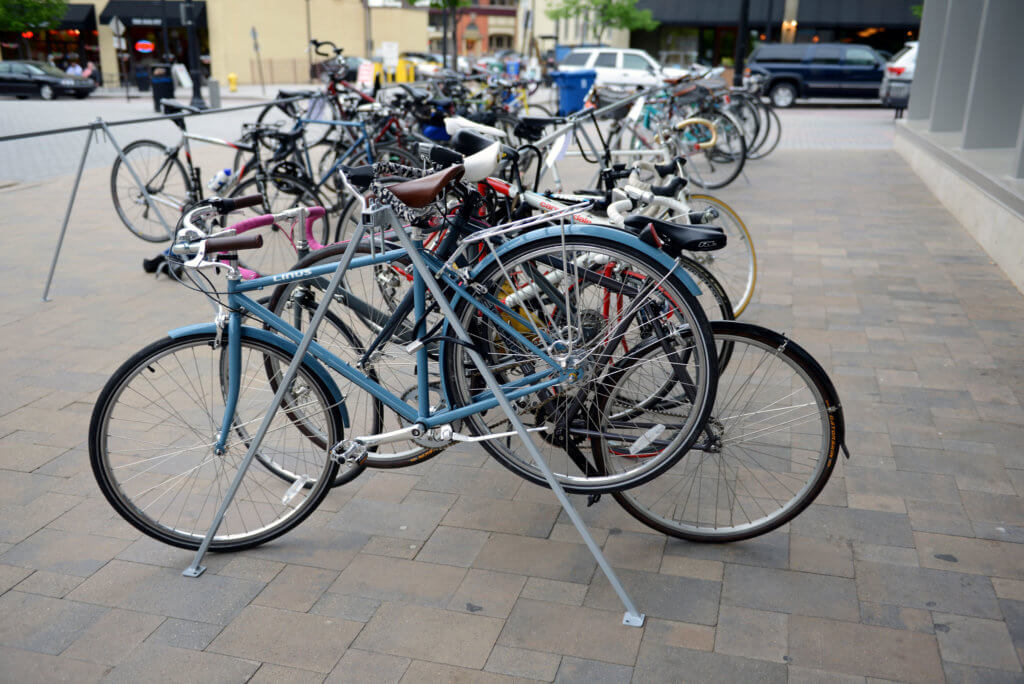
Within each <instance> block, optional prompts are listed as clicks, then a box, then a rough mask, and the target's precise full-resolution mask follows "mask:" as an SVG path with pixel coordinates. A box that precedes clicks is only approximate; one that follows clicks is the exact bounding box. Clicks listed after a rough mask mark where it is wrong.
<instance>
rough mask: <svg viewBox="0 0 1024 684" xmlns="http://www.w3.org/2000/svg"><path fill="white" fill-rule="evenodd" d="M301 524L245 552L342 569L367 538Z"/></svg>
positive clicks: (257, 556) (267, 557)
mask: <svg viewBox="0 0 1024 684" xmlns="http://www.w3.org/2000/svg"><path fill="white" fill-rule="evenodd" d="M306 525H308V522H307V523H304V524H303V525H300V526H299V527H297V528H296V529H294V530H292V531H290V532H289V533H288V534H286V535H284V536H283V537H278V538H277V539H275V540H274V541H272V542H270V543H269V544H262V545H260V546H258V547H256V548H255V549H250V550H249V551H247V552H246V553H247V554H249V555H251V556H253V557H255V558H263V559H266V560H273V561H279V562H282V563H297V564H299V565H311V566H313V567H315V568H326V569H328V570H344V569H345V567H346V566H347V565H348V564H349V563H350V562H352V559H353V558H355V557H356V554H357V553H359V550H360V549H361V548H363V547H364V546H365V545H366V542H368V541H369V540H370V536H369V535H367V534H363V533H361V532H343V531H339V530H336V529H316V528H311V527H307V526H306Z"/></svg>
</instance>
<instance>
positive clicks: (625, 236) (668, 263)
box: [472, 223, 701, 297]
mask: <svg viewBox="0 0 1024 684" xmlns="http://www.w3.org/2000/svg"><path fill="white" fill-rule="evenodd" d="M561 234H562V229H561V228H559V227H558V226H548V227H547V228H538V229H536V230H531V231H530V232H528V233H525V234H523V235H520V236H519V237H517V238H515V239H513V240H510V241H509V242H507V243H505V244H504V245H500V246H499V247H498V249H497V250H496V255H497V256H501V255H502V254H504V253H505V252H506V251H507V250H510V249H514V248H515V247H518V246H519V245H521V244H523V243H524V242H529V241H531V240H539V239H541V238H545V237H549V236H552V235H554V236H559V235H561ZM565 234H566V235H584V236H587V237H599V238H605V239H607V240H612V241H614V242H619V243H622V244H625V245H626V246H628V247H632V248H633V249H636V250H637V251H640V252H643V253H644V254H646V255H647V256H649V257H651V258H652V259H654V260H655V261H657V262H658V263H659V264H661V265H662V266H664V267H665V268H666V269H668V270H672V268H673V267H674V266H675V262H674V261H673V260H672V259H671V258H670V257H669V256H668V255H667V254H665V253H664V252H662V251H661V250H659V249H655V248H654V247H651V246H650V245H647V244H645V243H643V242H641V241H640V238H638V237H636V236H635V235H633V234H632V233H628V232H626V231H624V230H619V229H618V228H609V227H607V226H589V225H585V224H582V223H572V224H569V225H568V226H566V227H565ZM494 259H495V254H488V255H487V256H486V257H485V258H484V259H483V261H481V262H480V263H479V264H478V265H477V266H476V268H474V269H473V272H472V274H473V276H476V275H478V274H479V273H480V271H481V270H482V269H483V268H484V267H486V266H487V265H488V264H490V263H491V262H492V261H494ZM675 274H676V275H677V276H678V277H679V279H680V280H682V281H683V284H684V285H686V289H688V290H689V291H690V292H691V293H692V294H693V296H694V297H699V296H700V294H701V291H700V288H699V287H697V283H695V282H694V281H693V278H691V277H690V275H689V274H688V273H687V272H686V271H685V270H684V269H682V268H677V269H675Z"/></svg>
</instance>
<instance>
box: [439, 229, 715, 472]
mask: <svg viewBox="0 0 1024 684" xmlns="http://www.w3.org/2000/svg"><path fill="white" fill-rule="evenodd" d="M628 242H629V241H628V240H626V239H625V237H624V239H623V240H621V241H618V240H609V239H606V238H600V237H591V236H582V235H567V236H564V237H563V236H561V235H557V234H556V235H549V236H546V237H538V238H537V239H533V240H530V241H528V242H525V243H522V244H520V245H519V246H517V247H514V248H512V249H509V250H506V251H504V252H502V253H501V254H500V255H499V256H498V258H495V259H493V260H492V261H491V262H489V263H487V264H486V265H485V266H484V267H483V268H482V270H481V271H480V273H479V274H478V275H477V277H476V278H475V279H474V290H475V291H477V292H480V293H484V294H482V295H481V299H480V300H479V301H480V302H481V303H482V304H484V305H485V306H486V308H487V309H488V311H489V312H490V314H491V315H492V316H495V317H498V318H500V319H501V320H503V321H505V322H506V323H508V324H509V325H510V326H512V327H513V328H514V329H516V331H517V332H518V333H519V334H520V336H516V335H512V334H509V333H508V332H507V331H506V330H503V329H502V328H501V327H500V326H499V325H497V324H496V323H495V322H494V319H493V318H491V317H488V316H486V315H483V314H481V313H480V311H479V309H477V308H476V307H475V306H473V305H472V304H470V302H468V301H467V300H465V299H461V300H459V302H458V304H457V309H456V315H457V316H458V318H459V320H460V321H461V322H462V324H463V325H464V326H465V327H466V329H467V331H468V332H469V334H470V337H471V339H472V341H473V348H474V349H476V350H478V352H479V353H480V354H481V355H482V357H483V358H484V360H485V362H486V363H487V364H488V367H489V368H490V369H491V372H492V373H494V375H495V376H496V377H497V379H498V381H499V382H501V383H502V384H508V383H513V384H515V383H518V384H519V385H524V384H529V383H533V382H537V381H538V378H540V379H543V378H544V377H548V376H551V375H553V374H554V369H553V368H552V365H551V363H549V362H548V361H546V360H543V359H542V358H538V355H537V352H536V351H531V350H530V348H529V347H528V346H527V344H525V342H529V343H531V344H533V345H535V347H538V348H539V349H541V350H543V351H544V353H545V354H547V355H548V356H549V357H551V358H553V359H554V360H555V361H556V363H557V364H558V365H559V366H564V367H565V368H574V369H576V377H575V379H574V380H572V381H571V382H568V383H563V384H561V385H555V386H553V387H551V388H549V389H545V390H541V391H539V392H536V393H534V394H530V395H526V396H524V397H522V398H520V399H519V400H517V402H516V406H517V408H518V409H519V416H520V418H521V419H522V420H523V422H524V423H525V424H526V425H527V427H529V428H531V429H532V430H533V432H532V435H531V436H532V438H533V440H532V441H533V444H534V445H535V446H536V447H537V449H538V450H539V451H540V453H541V454H542V455H543V456H544V458H545V460H546V461H547V462H548V465H549V466H550V467H551V470H552V472H554V473H555V475H556V477H558V479H559V480H560V481H561V483H562V485H563V486H564V487H565V488H566V489H567V490H568V491H574V492H601V491H610V490H613V489H618V488H624V487H631V486H635V485H637V484H639V483H641V482H643V481H645V480H646V479H648V478H650V477H654V476H655V475H657V473H658V472H659V470H660V469H662V468H664V467H667V466H668V464H671V462H672V460H673V459H675V458H678V457H680V456H681V455H682V454H683V453H684V452H685V451H686V449H688V448H689V447H690V445H691V444H692V443H693V440H694V439H695V438H696V436H697V434H698V433H699V431H700V429H701V427H702V425H703V422H704V420H705V418H706V416H707V412H708V410H709V408H710V402H712V401H713V397H714V393H715V384H716V378H717V368H716V367H715V363H716V361H715V350H714V345H713V342H712V340H711V338H710V335H709V334H708V324H707V319H706V317H705V315H704V312H703V310H702V308H701V305H700V304H699V303H698V302H696V301H695V300H694V297H693V295H692V294H690V292H689V290H687V289H686V287H685V285H683V282H682V281H681V280H680V279H679V276H678V275H673V274H672V273H669V272H667V271H666V269H665V268H664V267H663V266H661V264H660V263H659V262H657V261H656V260H654V259H653V258H651V257H648V256H647V255H646V254H644V253H643V252H641V251H640V250H639V249H635V248H633V247H632V246H631V245H629V244H628ZM449 334H450V333H449ZM647 339H657V340H659V341H660V343H661V344H663V345H664V346H665V348H666V353H669V354H671V355H672V358H673V359H675V360H676V362H677V363H676V366H674V367H673V369H672V372H674V373H676V374H677V375H678V376H679V382H680V383H681V384H683V385H685V386H686V387H687V388H688V391H689V392H690V410H689V413H688V415H687V416H686V418H685V419H684V420H682V421H681V422H680V424H679V425H678V426H677V428H678V429H677V430H676V431H675V432H674V433H673V434H672V435H670V436H667V437H666V438H667V439H668V441H669V447H668V448H666V449H665V450H664V451H663V452H662V453H661V454H660V455H659V458H655V459H649V460H646V461H636V462H635V466H636V467H635V468H633V469H630V470H628V471H625V472H617V473H608V474H605V473H602V472H601V471H600V470H599V469H598V468H597V467H596V466H595V464H596V461H595V460H594V457H593V455H592V453H590V452H591V451H592V450H593V449H594V448H599V446H598V445H597V444H596V443H595V442H594V440H595V439H597V437H594V430H595V427H594V424H593V421H592V420H591V416H590V407H591V406H592V405H593V404H594V401H595V400H596V398H597V393H598V391H599V390H600V387H601V376H602V375H603V373H604V372H605V371H606V370H607V368H608V364H609V363H610V362H611V361H613V360H614V359H615V358H617V357H619V356H621V355H623V354H626V353H628V351H629V349H632V348H633V347H635V346H637V345H638V344H641V343H642V342H644V341H645V340H647ZM441 361H442V365H441V378H442V382H443V383H444V385H445V389H446V397H447V399H448V405H449V406H468V405H470V404H472V403H473V402H475V401H478V400H481V399H484V398H486V397H487V396H489V392H488V391H487V389H486V387H485V385H484V383H483V380H482V378H481V376H480V373H479V371H478V370H477V368H476V366H475V365H474V364H473V362H472V360H471V359H470V356H469V353H468V351H466V347H465V345H461V344H458V345H456V344H451V343H448V342H444V343H443V344H442V352H441ZM462 422H463V424H464V425H465V426H466V427H467V428H468V429H469V431H470V432H472V433H474V434H476V435H480V436H489V435H492V434H494V433H503V432H507V431H509V430H511V427H510V423H509V421H508V419H507V416H506V415H505V413H504V412H503V411H502V410H501V409H500V408H494V409H491V410H488V411H485V412H483V413H476V414H473V415H470V416H468V417H466V418H464V419H463V421H462ZM598 434H599V433H598ZM481 444H482V445H483V447H484V448H485V449H486V450H487V451H488V452H490V453H491V455H492V456H494V457H495V458H496V459H498V461H500V462H501V463H502V464H503V465H505V466H506V467H508V468H509V469H510V470H512V471H514V472H516V473H517V474H519V475H521V476H522V477H525V478H526V479H528V480H530V481H532V482H535V483H537V484H542V485H543V484H545V483H546V480H545V479H544V478H543V475H542V473H541V472H540V470H539V469H538V468H537V466H535V465H534V463H533V459H532V458H531V456H530V455H529V453H528V452H527V451H526V449H525V448H524V447H523V446H522V445H521V443H520V441H519V437H518V436H509V437H499V438H494V437H492V438H491V439H487V440H485V441H482V442H481Z"/></svg>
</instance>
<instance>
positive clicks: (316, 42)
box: [309, 38, 345, 57]
mask: <svg viewBox="0 0 1024 684" xmlns="http://www.w3.org/2000/svg"><path fill="white" fill-rule="evenodd" d="M309 44H310V45H312V46H313V52H315V53H316V54H318V55H320V56H321V57H337V56H338V55H340V54H341V53H342V52H344V51H345V48H340V47H338V46H337V45H335V44H334V43H332V42H331V41H329V40H317V39H316V38H314V39H313V40H311V41H309ZM325 45H326V46H328V47H330V48H331V50H333V51H334V54H333V55H329V54H327V53H326V52H320V48H322V47H324V46H325Z"/></svg>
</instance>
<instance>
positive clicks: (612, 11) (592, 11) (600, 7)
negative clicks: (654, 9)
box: [547, 0, 660, 43]
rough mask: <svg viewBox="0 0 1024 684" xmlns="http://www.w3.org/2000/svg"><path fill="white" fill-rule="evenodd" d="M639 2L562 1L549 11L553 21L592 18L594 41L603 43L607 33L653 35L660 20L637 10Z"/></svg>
mask: <svg viewBox="0 0 1024 684" xmlns="http://www.w3.org/2000/svg"><path fill="white" fill-rule="evenodd" d="M636 1H637V0H560V2H559V4H557V5H555V6H554V7H552V8H551V9H549V10H548V11H547V15H548V17H550V18H551V19H571V18H573V17H578V16H580V15H585V16H587V17H589V19H590V21H591V24H590V26H591V28H592V30H593V32H594V41H595V42H597V43H600V42H601V36H603V35H604V32H605V31H606V30H607V29H626V30H627V31H638V30H639V31H653V30H654V29H656V28H658V24H659V23H660V22H658V20H656V19H655V18H654V17H652V16H651V10H641V9H637V7H636Z"/></svg>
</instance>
